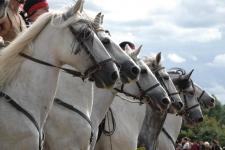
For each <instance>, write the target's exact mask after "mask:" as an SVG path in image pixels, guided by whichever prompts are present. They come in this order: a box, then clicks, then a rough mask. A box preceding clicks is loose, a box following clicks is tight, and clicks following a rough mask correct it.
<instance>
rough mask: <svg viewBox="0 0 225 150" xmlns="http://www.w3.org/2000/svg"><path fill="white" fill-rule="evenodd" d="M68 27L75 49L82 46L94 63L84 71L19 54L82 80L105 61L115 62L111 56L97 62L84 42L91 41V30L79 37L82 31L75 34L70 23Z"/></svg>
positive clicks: (98, 68) (99, 67)
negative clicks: (76, 44) (73, 39)
mask: <svg viewBox="0 0 225 150" xmlns="http://www.w3.org/2000/svg"><path fill="white" fill-rule="evenodd" d="M68 28H69V30H70V32H71V33H72V34H73V35H74V36H75V37H76V39H77V40H78V42H79V46H78V47H77V49H78V48H79V47H81V46H83V50H85V51H86V53H87V54H88V55H89V57H90V59H91V60H92V61H93V63H94V65H93V66H91V67H89V68H88V69H87V70H86V71H84V73H81V72H78V71H75V70H72V69H68V68H64V67H60V66H56V65H54V64H51V63H49V62H46V61H42V60H40V59H37V58H34V57H32V56H29V55H27V54H25V53H20V56H22V57H24V58H26V59H29V60H31V61H33V62H36V63H39V64H42V65H45V66H49V67H53V68H58V69H61V70H63V71H65V72H66V73H68V74H71V75H73V76H75V77H80V78H82V79H83V80H84V79H86V78H90V77H91V76H92V75H93V74H94V73H95V72H97V71H100V70H102V68H103V66H104V65H105V64H107V63H110V62H112V63H115V64H117V63H116V61H115V60H113V59H112V58H109V59H105V60H103V61H101V62H97V61H96V60H95V58H94V56H93V55H92V54H91V53H90V51H89V50H90V49H92V48H91V47H90V45H88V44H86V43H87V42H86V41H87V40H88V41H92V37H93V36H92V35H93V34H94V33H93V31H92V30H89V32H90V34H89V35H88V36H84V37H81V36H83V35H82V33H83V32H82V31H81V32H80V33H79V34H78V35H77V32H76V31H75V30H74V28H73V27H72V25H69V26H68ZM85 40H86V41H85ZM79 50H80V49H79ZM77 53H79V51H78V50H75V52H74V54H77Z"/></svg>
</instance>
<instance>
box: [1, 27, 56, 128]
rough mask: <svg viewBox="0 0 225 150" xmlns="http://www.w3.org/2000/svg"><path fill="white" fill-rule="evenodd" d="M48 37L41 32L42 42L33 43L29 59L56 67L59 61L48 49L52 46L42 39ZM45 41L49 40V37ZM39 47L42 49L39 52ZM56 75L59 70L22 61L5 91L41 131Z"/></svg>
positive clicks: (50, 101) (39, 40)
mask: <svg viewBox="0 0 225 150" xmlns="http://www.w3.org/2000/svg"><path fill="white" fill-rule="evenodd" d="M48 34H49V32H48V31H45V32H41V35H42V38H39V37H37V38H36V40H35V41H33V55H32V56H33V57H35V58H39V59H40V60H44V61H47V62H50V63H53V64H55V62H57V61H58V60H57V59H56V58H55V55H54V52H53V51H51V50H52V49H53V48H51V46H50V45H51V43H47V42H46V39H45V38H44V39H43V37H44V36H48ZM46 38H48V39H51V38H50V37H46ZM44 41H45V42H44ZM45 43H46V44H45ZM40 45H41V46H42V47H41V48H39V46H40ZM18 57H20V56H18ZM58 74H59V70H58V69H56V68H50V67H47V66H44V65H41V64H38V63H35V62H32V61H30V60H26V59H25V60H24V62H23V63H22V64H21V66H20V68H19V69H18V72H17V74H16V75H15V77H14V78H13V79H12V80H11V82H10V84H8V85H7V86H6V87H5V88H4V92H6V93H7V94H8V95H9V96H10V97H12V99H14V100H15V101H16V102H17V103H18V104H19V105H21V106H22V107H23V108H25V109H26V110H27V111H28V112H29V113H31V114H32V115H33V117H34V118H35V119H36V121H37V122H38V124H39V126H40V128H42V127H43V124H44V122H45V120H46V117H47V113H48V111H49V109H50V107H51V105H52V102H53V96H54V94H55V89H56V83H57V79H58Z"/></svg>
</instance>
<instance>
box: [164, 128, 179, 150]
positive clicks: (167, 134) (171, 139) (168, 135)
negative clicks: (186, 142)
mask: <svg viewBox="0 0 225 150" xmlns="http://www.w3.org/2000/svg"><path fill="white" fill-rule="evenodd" d="M162 132H163V133H165V135H166V136H167V137H168V139H169V140H170V141H171V142H172V144H173V146H174V147H176V143H175V142H174V140H173V138H172V136H170V134H169V132H167V131H166V129H165V128H162Z"/></svg>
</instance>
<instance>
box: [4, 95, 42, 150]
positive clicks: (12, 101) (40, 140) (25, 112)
mask: <svg viewBox="0 0 225 150" xmlns="http://www.w3.org/2000/svg"><path fill="white" fill-rule="evenodd" d="M2 97H4V98H5V99H6V100H7V102H8V103H9V104H10V105H12V106H13V107H14V108H15V109H16V110H18V111H20V112H22V113H23V114H24V115H25V116H26V117H27V118H28V119H29V120H30V121H31V122H32V123H33V124H34V126H35V127H36V129H37V130H38V133H39V150H41V149H42V147H43V142H44V140H43V137H44V134H43V133H41V131H40V128H39V125H38V123H37V121H36V120H35V118H34V117H33V116H32V115H31V114H30V113H29V112H28V111H27V110H26V109H24V108H23V107H22V106H20V105H19V104H18V103H17V102H16V101H15V100H13V99H12V98H11V97H10V96H9V95H7V94H5V93H3V92H2V91H0V98H2Z"/></svg>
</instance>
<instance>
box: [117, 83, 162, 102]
mask: <svg viewBox="0 0 225 150" xmlns="http://www.w3.org/2000/svg"><path fill="white" fill-rule="evenodd" d="M136 84H137V87H138V89H139V91H140V95H139V96H136V95H134V94H131V93H128V92H125V91H124V90H123V89H124V84H122V86H121V88H120V89H118V88H114V89H115V90H116V91H117V92H119V93H123V94H125V95H126V96H129V97H132V98H133V99H139V100H140V101H141V100H142V99H143V98H144V97H145V94H146V93H147V92H149V91H151V90H153V89H154V88H156V87H158V86H160V83H156V84H155V85H153V86H151V87H150V88H148V89H146V90H143V89H142V88H141V86H140V84H139V83H138V82H136Z"/></svg>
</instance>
